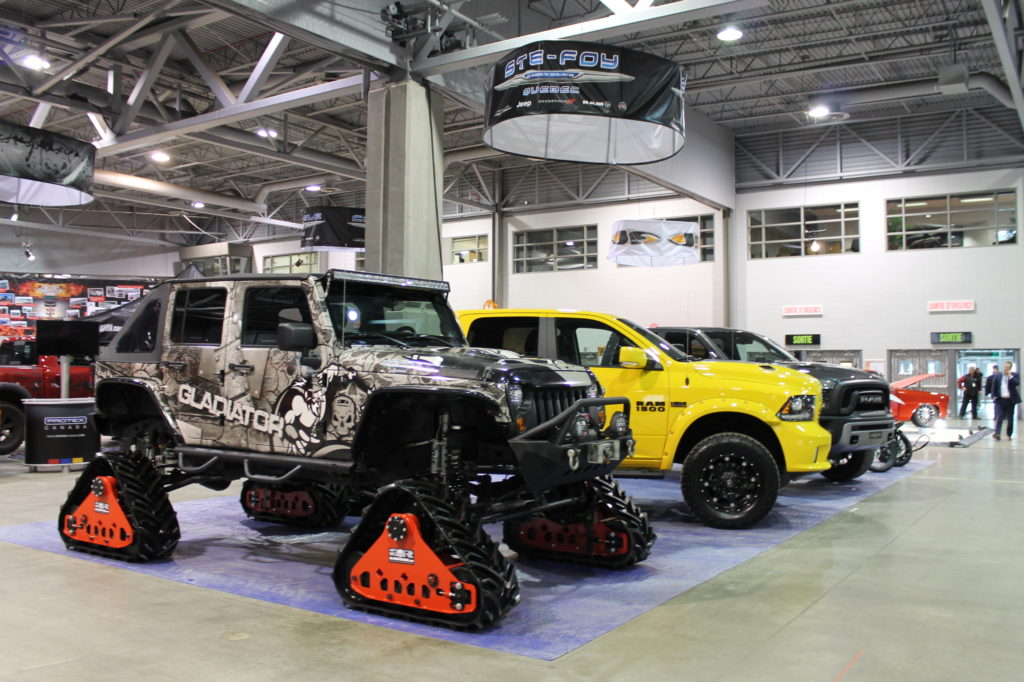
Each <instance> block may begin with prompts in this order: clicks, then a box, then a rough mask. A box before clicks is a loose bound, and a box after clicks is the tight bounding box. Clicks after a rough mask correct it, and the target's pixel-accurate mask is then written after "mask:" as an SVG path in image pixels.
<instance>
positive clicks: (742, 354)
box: [701, 329, 799, 362]
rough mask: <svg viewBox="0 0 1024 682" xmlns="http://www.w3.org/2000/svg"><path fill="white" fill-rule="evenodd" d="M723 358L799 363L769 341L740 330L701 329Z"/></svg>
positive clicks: (743, 360)
mask: <svg viewBox="0 0 1024 682" xmlns="http://www.w3.org/2000/svg"><path fill="white" fill-rule="evenodd" d="M701 332H702V333H703V334H704V335H705V336H707V337H708V338H709V339H710V340H711V342H712V343H713V344H715V347H716V350H718V351H719V353H720V355H721V356H722V357H723V358H729V359H730V360H740V361H742V362H799V360H797V359H796V358H795V357H793V356H792V355H791V354H790V353H789V351H787V350H786V349H785V348H782V347H781V346H778V345H776V344H775V343H774V342H773V341H771V340H770V339H766V338H765V337H763V336H759V335H757V334H754V333H753V332H748V331H743V330H740V329H702V330H701Z"/></svg>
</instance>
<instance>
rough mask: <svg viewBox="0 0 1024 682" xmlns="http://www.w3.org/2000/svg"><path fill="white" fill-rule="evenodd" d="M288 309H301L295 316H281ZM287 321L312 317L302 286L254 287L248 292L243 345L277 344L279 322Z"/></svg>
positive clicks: (244, 316)
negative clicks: (292, 317) (286, 317)
mask: <svg viewBox="0 0 1024 682" xmlns="http://www.w3.org/2000/svg"><path fill="white" fill-rule="evenodd" d="M288 309H292V310H293V311H295V310H297V311H298V313H299V315H298V316H296V319H290V318H288V319H285V318H282V317H281V312H282V311H284V310H288ZM285 321H287V322H306V323H307V324H308V323H311V322H312V321H313V320H312V317H311V316H310V314H309V304H308V303H307V302H306V295H305V294H304V293H303V291H302V287H253V288H251V289H249V290H248V291H246V292H245V310H244V312H243V313H242V345H243V346H276V345H277V325H278V323H280V322H285Z"/></svg>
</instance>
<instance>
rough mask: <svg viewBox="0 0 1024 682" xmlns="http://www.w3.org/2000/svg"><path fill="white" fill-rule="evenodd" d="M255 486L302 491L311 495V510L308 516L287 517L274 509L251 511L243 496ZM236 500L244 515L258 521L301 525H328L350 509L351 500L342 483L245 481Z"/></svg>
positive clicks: (328, 526) (322, 526)
mask: <svg viewBox="0 0 1024 682" xmlns="http://www.w3.org/2000/svg"><path fill="white" fill-rule="evenodd" d="M256 488H266V489H269V490H276V491H279V492H285V493H287V492H295V491H298V490H305V491H306V492H307V493H309V496H310V497H311V498H313V513H312V514H310V515H309V516H288V515H287V514H283V513H282V514H275V513H274V512H266V511H253V510H252V509H250V508H249V507H248V506H246V504H245V498H246V495H248V494H249V492H251V491H252V490H254V489H256ZM239 502H240V503H241V505H242V509H243V510H244V511H245V513H246V515H248V516H250V517H252V518H254V519H256V520H257V521H268V522H270V523H280V524H284V525H286V526H299V527H301V528H331V527H333V526H336V525H338V522H339V521H341V520H342V519H343V518H345V515H346V514H347V513H348V511H349V507H350V506H351V504H350V499H349V494H348V488H347V487H345V486H344V485H342V484H341V483H283V484H277V485H271V484H266V483H257V482H255V481H251V480H247V481H246V482H245V483H244V484H242V494H241V496H240V497H239Z"/></svg>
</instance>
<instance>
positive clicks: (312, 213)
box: [302, 206, 366, 251]
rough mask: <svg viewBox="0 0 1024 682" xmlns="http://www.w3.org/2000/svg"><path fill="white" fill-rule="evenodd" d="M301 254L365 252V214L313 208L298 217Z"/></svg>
mask: <svg viewBox="0 0 1024 682" xmlns="http://www.w3.org/2000/svg"><path fill="white" fill-rule="evenodd" d="M302 229H303V233H302V250H303V251H365V250H366V211H365V210H364V209H361V208H347V207H345V206H313V207H310V208H309V209H307V211H306V214H305V215H303V216H302Z"/></svg>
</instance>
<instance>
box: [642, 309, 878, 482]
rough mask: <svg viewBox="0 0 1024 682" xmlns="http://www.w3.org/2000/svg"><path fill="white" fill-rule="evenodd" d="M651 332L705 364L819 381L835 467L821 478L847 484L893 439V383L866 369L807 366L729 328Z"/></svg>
mask: <svg viewBox="0 0 1024 682" xmlns="http://www.w3.org/2000/svg"><path fill="white" fill-rule="evenodd" d="M651 331H652V332H654V333H655V334H657V335H659V336H661V337H662V338H664V339H665V340H666V341H668V342H669V343H671V344H673V345H675V346H676V347H678V348H679V349H680V350H682V351H683V352H684V353H686V354H688V355H690V356H693V357H695V358H697V359H701V360H715V359H721V360H739V361H745V362H757V363H770V364H773V365H784V366H787V367H794V368H796V369H798V370H799V371H801V372H805V373H807V374H809V375H811V376H812V377H814V378H815V379H817V380H818V381H820V382H821V388H822V406H821V414H820V416H819V421H820V422H821V425H822V426H823V427H824V428H825V429H827V430H828V431H829V433H831V434H832V449H831V450H830V451H829V459H830V460H831V461H832V468H831V469H829V470H827V471H824V472H822V475H823V476H825V477H826V478H829V479H831V480H833V481H849V480H852V479H854V478H857V477H858V476H860V475H861V474H863V473H864V472H866V471H867V470H868V467H870V466H871V461H872V459H873V457H874V452H875V450H876V449H877V448H879V447H881V446H882V445H883V444H885V443H886V442H887V441H888V440H889V437H890V436H891V435H892V432H893V427H894V421H893V417H892V412H890V411H889V384H887V383H886V382H884V381H881V380H880V379H878V377H877V376H875V375H873V374H870V373H868V372H865V371H863V370H859V369H854V368H852V367H841V366H839V365H826V364H822V363H819V362H804V361H802V360H799V359H797V358H796V357H794V356H793V355H792V354H791V353H790V352H789V351H787V350H786V349H785V348H783V347H781V346H779V345H778V344H777V343H775V342H774V341H772V340H771V339H769V338H766V337H764V336H761V335H760V334H755V333H754V332H749V331H745V330H742V329H728V328H725V327H654V328H652V329H651Z"/></svg>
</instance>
